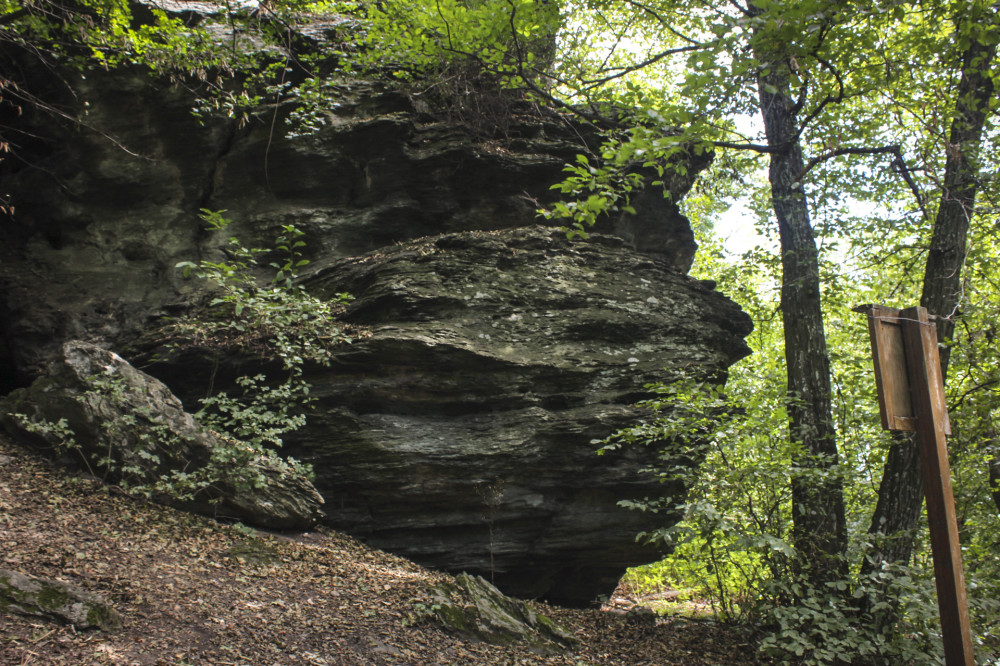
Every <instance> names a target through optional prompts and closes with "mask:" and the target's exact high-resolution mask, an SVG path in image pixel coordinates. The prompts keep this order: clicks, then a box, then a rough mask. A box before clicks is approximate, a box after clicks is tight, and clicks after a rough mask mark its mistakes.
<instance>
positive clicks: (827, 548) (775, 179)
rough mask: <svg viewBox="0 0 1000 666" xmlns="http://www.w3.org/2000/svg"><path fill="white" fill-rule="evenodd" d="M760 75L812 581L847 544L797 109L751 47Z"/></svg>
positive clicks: (825, 576) (800, 518)
mask: <svg viewBox="0 0 1000 666" xmlns="http://www.w3.org/2000/svg"><path fill="white" fill-rule="evenodd" d="M757 56H758V60H759V61H761V63H763V64H762V65H761V67H762V68H763V70H764V71H768V70H770V71H769V72H768V73H767V75H766V76H765V75H760V76H758V97H759V101H760V110H761V115H762V117H763V120H764V129H765V133H766V135H767V144H768V146H769V147H771V148H772V149H773V150H774V152H772V153H771V164H770V169H769V179H770V183H771V199H772V204H773V207H774V214H775V217H776V218H777V222H778V233H779V236H780V239H781V263H782V284H781V311H782V320H783V324H784V336H785V363H786V365H787V372H788V406H789V426H790V432H791V438H792V442H793V444H796V445H798V446H799V447H801V448H800V449H799V452H798V453H797V454H796V455H795V457H794V459H793V463H792V464H793V467H794V468H795V469H796V470H797V471H796V472H795V473H794V475H793V477H792V515H793V533H792V537H793V543H794V545H795V549H796V551H797V553H798V554H799V555H800V557H801V558H802V560H803V564H804V566H805V572H806V574H807V575H808V577H809V579H810V580H811V581H812V582H813V583H814V584H822V583H824V582H826V581H830V580H835V579H837V578H841V577H843V576H844V575H846V572H847V569H846V561H845V560H844V558H843V555H844V553H845V551H846V548H847V527H846V524H845V520H844V499H843V488H842V481H841V478H840V476H839V474H838V471H837V466H838V459H837V439H836V430H835V428H834V424H833V418H832V415H831V410H830V404H831V401H830V393H831V391H830V361H829V358H828V356H827V346H826V334H825V331H824V329H823V311H822V304H821V300H820V278H819V253H818V251H817V249H816V241H815V238H814V236H813V229H812V224H811V222H810V219H809V208H808V204H807V201H806V196H805V192H804V191H803V189H802V184H801V183H800V182H799V178H800V177H801V174H802V173H803V164H804V163H803V159H802V148H801V146H800V144H799V140H798V134H797V131H798V127H797V109H796V107H795V103H794V101H793V100H792V99H791V98H790V96H789V94H788V90H789V65H788V63H787V62H780V61H779V62H776V60H778V59H777V58H776V57H774V54H771V53H766V52H761V51H760V50H758V51H757Z"/></svg>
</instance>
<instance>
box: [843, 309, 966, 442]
mask: <svg viewBox="0 0 1000 666" xmlns="http://www.w3.org/2000/svg"><path fill="white" fill-rule="evenodd" d="M854 310H855V311H856V312H861V313H863V314H866V315H868V334H869V336H870V337H871V342H872V360H873V361H874V363H875V386H876V388H877V389H878V406H879V413H880V414H881V416H882V428H883V429H884V430H901V431H915V430H916V429H917V418H916V415H915V413H914V411H913V400H912V399H911V392H910V378H909V370H908V366H907V360H906V353H905V349H906V347H905V345H904V344H903V328H904V327H903V317H902V315H901V312H902V311H901V310H899V309H898V308H887V307H885V306H884V305H861V306H858V307H856V308H854ZM931 325H932V326H933V324H931ZM935 340H936V338H935ZM933 353H934V356H935V357H937V356H938V354H937V345H935V346H934V350H933ZM938 365H939V367H940V363H939V364H938ZM938 376H939V378H940V371H939V372H938ZM937 385H938V383H937V382H935V386H937ZM937 394H938V395H937V396H936V397H937V398H938V400H939V401H940V402H939V404H940V405H941V406H944V404H945V403H944V382H940V390H938V391H937ZM942 412H943V414H944V416H943V419H944V428H945V434H946V435H950V434H951V422H950V421H949V419H948V410H947V409H943V410H942Z"/></svg>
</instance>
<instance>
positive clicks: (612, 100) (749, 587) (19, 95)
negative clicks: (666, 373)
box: [0, 0, 1000, 663]
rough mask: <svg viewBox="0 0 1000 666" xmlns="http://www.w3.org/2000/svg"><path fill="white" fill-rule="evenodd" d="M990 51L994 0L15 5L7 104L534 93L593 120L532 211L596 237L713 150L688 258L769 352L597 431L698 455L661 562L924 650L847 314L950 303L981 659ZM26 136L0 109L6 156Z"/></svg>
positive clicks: (987, 588) (730, 594)
mask: <svg viewBox="0 0 1000 666" xmlns="http://www.w3.org/2000/svg"><path fill="white" fill-rule="evenodd" d="M998 41H1000V4H998V3H997V2H995V1H987V0H912V1H907V0H871V1H868V0H861V1H851V2H842V1H835V0H801V1H796V2H785V1H781V0H753V1H749V2H743V1H742V0H717V1H713V0H686V1H685V2H671V1H667V0H648V1H644V2H640V1H638V0H577V1H573V0H565V1H562V2H557V1H556V0H549V1H547V2H546V1H533V0H396V1H392V2H376V1H364V0H362V1H357V2H307V1H305V0H292V1H286V0H270V1H268V2H262V3H219V4H214V3H210V2H200V3H193V2H192V3H187V2H163V3H155V2H149V3H130V2H127V1H125V0H77V1H71V2H62V1H59V0H36V1H34V2H16V1H12V0H6V1H4V2H0V47H2V48H0V60H2V62H0V97H2V103H3V110H2V112H3V114H5V115H6V116H7V117H10V116H11V115H12V114H20V113H25V112H29V111H30V112H39V113H47V114H50V115H53V116H55V117H57V118H61V119H63V120H64V121H65V122H75V123H82V124H84V125H85V124H86V117H85V116H81V115H79V113H78V111H76V110H75V109H77V108H78V106H76V105H75V100H74V103H69V102H67V101H66V98H65V94H63V93H64V92H65V91H63V93H60V92H59V91H58V90H52V89H36V88H33V87H32V80H33V79H32V76H31V73H32V72H33V71H38V69H37V68H39V67H43V68H46V69H49V70H55V69H57V68H58V69H59V70H60V71H68V70H67V69H66V68H67V67H68V68H70V69H71V70H75V71H78V72H85V71H86V70H87V69H89V68H113V67H140V68H147V69H149V70H150V71H151V72H152V73H154V74H155V75H157V76H161V77H163V78H164V81H167V82H172V83H173V84H176V85H183V86H187V87H188V88H190V89H191V90H193V91H195V92H196V93H197V95H198V97H199V100H200V102H199V104H198V106H197V108H196V109H195V111H196V112H197V113H202V114H206V113H223V114H228V115H231V116H236V117H240V118H244V119H246V120H248V121H249V120H252V119H254V118H255V117H266V114H267V111H268V110H269V109H273V108H274V106H275V105H277V104H285V103H290V102H294V103H295V105H296V107H295V108H296V110H295V111H294V112H293V113H292V114H291V116H290V122H291V123H292V125H291V127H290V128H289V129H288V131H289V132H291V133H308V132H311V131H316V130H318V129H320V128H322V126H323V124H324V122H325V118H326V117H327V112H328V111H329V109H330V108H332V105H335V104H336V101H337V98H336V94H337V93H336V85H335V84H336V81H337V80H338V77H344V76H376V75H377V76H384V77H391V78H393V79H396V80H398V81H399V82H400V84H401V85H408V86H410V87H411V90H412V91H413V93H414V94H420V95H424V96H427V98H433V99H434V100H436V103H438V104H441V105H443V106H444V107H445V108H447V109H449V110H450V112H452V113H454V114H455V115H456V116H457V117H458V118H459V119H461V120H462V121H463V122H466V123H467V124H469V125H470V127H471V128H472V129H476V128H477V127H478V128H479V129H482V127H483V126H484V125H485V126H490V125H491V124H496V119H497V116H498V113H497V111H496V109H498V108H500V109H503V108H504V106H503V105H504V103H505V100H507V99H512V98H516V99H523V98H527V99H528V100H530V101H531V102H532V103H533V104H534V105H535V106H536V108H537V109H538V110H539V112H540V113H548V114H552V115H553V116H556V117H572V118H574V119H575V120H576V121H577V122H583V123H587V124H590V125H592V126H593V127H594V129H595V130H596V131H597V132H598V133H599V136H601V137H602V143H601V144H600V145H592V146H589V147H588V148H587V149H586V150H584V151H582V152H581V155H580V156H579V157H578V158H577V160H576V161H575V162H574V163H571V164H569V165H567V167H566V179H565V180H564V181H563V182H562V183H559V184H556V187H557V189H558V190H559V191H560V192H561V194H562V196H563V198H562V200H561V201H560V202H558V203H557V204H555V205H553V206H550V207H548V208H547V209H543V210H540V211H539V213H540V214H541V215H544V216H546V217H549V218H551V219H556V220H562V223H563V224H565V225H566V228H567V231H568V233H570V234H571V235H572V236H579V237H584V238H585V237H586V235H587V231H588V230H589V229H590V227H591V226H592V225H593V224H594V222H595V221H596V220H597V219H598V218H599V217H600V216H601V215H602V214H604V213H606V212H608V211H611V210H616V209H624V210H628V207H629V200H630V193H631V192H633V191H634V190H635V189H636V188H639V187H647V188H653V187H657V186H658V185H660V184H662V183H661V182H660V181H657V180H656V179H653V180H652V181H650V182H647V181H646V180H643V179H640V178H637V177H636V176H635V173H636V168H637V167H642V168H645V169H646V170H649V171H653V172H656V173H657V174H658V178H659V179H660V180H661V181H662V180H665V179H668V178H669V177H670V168H672V167H671V166H670V165H671V164H672V163H673V162H672V161H671V159H672V158H673V157H675V156H676V155H678V154H683V153H688V152H690V153H695V154H703V153H706V152H710V153H712V154H713V155H714V162H713V164H712V166H711V167H710V169H709V170H708V171H707V172H706V173H705V174H703V175H702V176H701V177H700V180H699V181H698V183H697V184H696V187H695V190H694V191H693V192H692V193H691V194H690V195H689V196H688V197H687V199H686V200H685V201H684V202H683V203H682V205H683V206H684V209H685V211H686V213H687V215H688V216H689V218H690V219H691V221H692V224H693V226H694V227H695V229H696V232H697V233H698V235H699V240H700V243H701V250H700V253H699V258H698V263H697V265H696V268H695V271H696V273H698V274H699V276H701V277H706V278H711V279H713V280H715V281H717V282H718V284H719V287H720V289H721V290H723V291H724V292H725V293H727V294H729V295H731V296H732V297H733V298H735V299H736V300H738V301H739V302H740V303H741V305H742V306H743V307H744V309H746V310H747V311H748V312H750V313H751V315H752V316H753V317H754V320H755V321H756V323H757V330H756V332H755V334H754V338H753V346H754V348H755V351H756V354H755V355H754V356H753V357H751V358H750V359H747V360H746V361H744V362H743V363H742V364H741V365H740V366H738V367H736V368H734V370H733V371H732V373H731V377H730V380H729V384H728V386H727V389H726V392H725V394H720V393H718V392H717V391H715V390H713V389H710V388H708V387H709V384H707V383H705V382H703V381H702V380H703V379H704V378H699V377H689V378H686V381H685V382H682V383H680V384H676V385H670V386H660V387H656V391H657V393H658V397H657V398H656V399H654V400H651V401H649V404H648V406H649V407H650V415H649V418H648V420H647V421H646V422H644V423H641V424H637V425H636V427H635V428H632V429H630V430H627V431H624V432H622V433H620V434H619V435H618V436H617V437H615V438H612V439H611V440H609V441H608V442H607V443H606V446H608V447H612V448H613V447H619V446H654V445H655V443H656V442H657V441H659V440H661V439H663V438H664V437H667V436H684V437H689V438H691V441H692V442H694V443H696V445H697V446H698V447H701V454H702V455H703V456H704V463H703V464H702V466H701V468H700V470H699V471H698V473H697V474H696V475H695V476H693V477H692V478H690V479H688V482H689V485H690V493H689V496H688V498H687V499H686V503H685V507H686V511H687V515H686V519H685V521H683V522H682V523H681V524H680V525H679V526H678V527H676V528H673V529H671V530H665V531H662V532H657V533H653V534H648V535H645V537H646V538H650V539H653V540H659V541H662V542H664V543H665V544H667V545H668V546H669V547H670V548H671V549H673V555H672V556H671V557H670V558H668V559H667V560H665V562H664V563H662V564H661V565H658V568H655V569H654V570H653V571H655V575H656V576H661V575H662V576H666V577H667V578H668V579H669V582H670V584H672V585H675V586H678V587H680V586H685V587H694V588H698V589H699V590H700V593H701V594H705V595H709V596H710V597H711V598H712V599H713V600H714V602H715V604H716V608H717V610H718V612H719V614H720V615H721V616H722V617H723V618H724V619H727V620H732V621H745V622H750V623H755V624H758V625H760V626H763V627H766V628H767V630H768V631H770V632H771V633H770V636H769V638H767V639H765V641H764V646H765V649H766V650H767V651H768V652H769V654H770V655H771V656H773V657H775V658H777V659H779V660H782V659H787V660H790V661H794V660H798V659H805V660H807V661H809V662H810V663H851V662H854V663H906V662H909V661H913V662H914V663H937V659H938V658H939V653H940V626H939V624H938V622H937V618H936V613H935V612H934V610H933V609H934V608H935V605H934V604H933V603H928V598H933V581H932V579H931V577H932V573H933V572H932V569H931V565H930V562H929V554H928V546H927V543H926V536H925V535H926V525H925V524H924V523H923V522H922V521H923V520H924V519H923V518H922V501H923V495H922V479H921V475H920V466H919V458H918V455H917V449H916V445H915V443H914V441H913V440H912V439H911V438H910V437H908V436H905V435H894V436H890V435H889V434H887V433H884V432H882V431H881V430H880V428H879V418H878V414H877V401H876V398H875V395H874V382H873V380H872V378H871V373H870V356H869V350H868V347H867V344H868V343H867V337H866V331H865V322H864V318H863V317H860V316H859V315H857V314H855V313H853V312H852V310H851V308H852V307H853V306H856V305H859V304H862V303H882V304H885V305H891V306H897V307H906V306H909V305H916V304H920V305H922V306H924V307H926V308H927V309H928V310H929V311H930V312H931V313H932V314H934V315H937V320H936V321H937V329H938V334H939V338H940V340H941V345H942V347H941V357H942V365H943V369H944V371H945V375H946V382H947V384H946V387H947V397H948V403H949V407H950V410H951V418H952V437H951V439H950V446H951V459H952V460H951V462H952V466H953V474H954V487H955V492H956V501H957V508H958V514H959V519H960V536H961V539H962V542H963V548H964V550H963V554H964V556H965V566H966V576H967V580H968V582H969V594H970V601H971V604H972V614H973V621H974V630H975V636H976V642H977V650H978V651H979V653H980V657H982V658H986V657H987V655H992V656H993V658H995V657H996V656H997V654H998V650H1000V627H998V620H997V618H998V617H1000V605H998V602H997V601H996V600H997V599H998V598H1000V558H998V555H997V552H998V549H1000V543H998V542H997V535H998V534H1000V524H998V522H1000V515H998V514H1000V487H998V483H1000V439H998V435H997V430H996V427H995V425H994V423H995V420H996V417H997V412H998V408H1000V395H998V387H1000V374H998V373H1000V359H998V358H997V349H996V347H997V346H996V344H995V339H996V337H997V330H996V327H997V321H998V320H1000V313H998V310H1000V284H998V282H997V265H998V262H1000V239H998V237H997V229H998V214H997V213H998V206H997V204H998V195H1000V192H998V181H997V177H996V174H997V168H998V148H1000V133H998V128H997V110H998V104H1000V102H998V97H997V95H996V81H997V77H998V65H997V61H996V50H997V43H998ZM499 115H502V114H499ZM30 139H31V137H25V136H22V135H19V134H18V133H17V131H16V130H14V129H12V128H11V124H10V122H4V123H3V127H2V128H0V150H2V151H5V152H7V153H10V154H12V155H14V156H16V153H17V148H18V145H19V143H20V142H22V141H26V140H30ZM8 159H13V158H11V157H8ZM738 201H739V202H742V203H743V205H745V206H746V207H747V209H748V210H749V211H750V214H749V215H748V216H747V219H744V220H742V221H741V224H742V225H744V226H745V229H746V230H747V232H750V231H751V230H753V231H755V232H756V233H758V234H759V238H760V242H759V243H758V245H757V247H754V248H753V249H751V250H749V251H748V252H746V253H744V254H741V255H738V256H734V255H732V254H731V253H728V252H727V251H726V249H725V244H724V239H723V238H722V237H720V234H719V232H718V231H717V230H716V224H717V222H718V221H719V220H720V218H721V216H722V215H723V214H724V213H725V212H726V210H727V209H728V208H729V207H730V206H732V205H733V204H734V203H735V202H738ZM6 205H7V206H8V207H10V206H16V202H7V204H6ZM679 405H683V407H679ZM720 416H722V417H723V418H720ZM657 473H660V474H662V475H663V476H664V478H665V479H666V478H672V477H673V476H674V475H676V474H678V473H681V472H679V471H678V470H675V469H670V468H663V469H659V470H657ZM657 503H658V500H657V499H656V498H650V499H649V500H648V501H647V502H645V503H638V504H637V505H636V508H639V509H645V510H650V509H652V510H655V509H656V508H657ZM650 575H652V574H650Z"/></svg>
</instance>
